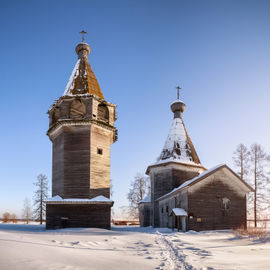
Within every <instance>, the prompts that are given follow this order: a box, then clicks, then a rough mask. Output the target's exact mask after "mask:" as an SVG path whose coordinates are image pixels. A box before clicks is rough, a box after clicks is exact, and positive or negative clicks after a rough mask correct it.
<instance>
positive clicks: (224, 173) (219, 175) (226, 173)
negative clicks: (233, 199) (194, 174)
mask: <svg viewBox="0 0 270 270" xmlns="http://www.w3.org/2000/svg"><path fill="white" fill-rule="evenodd" d="M217 181H219V182H221V183H222V184H223V185H224V186H228V188H230V189H232V190H234V192H236V193H239V194H246V193H248V192H250V191H253V189H252V188H251V187H250V186H249V185H248V184H247V183H245V182H244V181H242V180H241V179H240V178H239V177H238V175H236V174H235V173H234V172H233V171H232V170H231V169H230V168H229V167H228V166H226V165H224V166H222V167H220V168H218V169H217V170H216V171H214V172H213V173H211V174H209V175H207V176H205V177H203V178H201V179H200V178H198V179H197V181H194V182H191V183H190V184H189V185H187V187H188V191H189V193H192V192H196V191H198V190H200V189H201V188H202V187H203V186H205V185H209V184H211V183H214V182H217Z"/></svg>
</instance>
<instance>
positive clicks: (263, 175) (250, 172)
mask: <svg viewBox="0 0 270 270" xmlns="http://www.w3.org/2000/svg"><path fill="white" fill-rule="evenodd" d="M233 161H234V164H235V166H236V167H237V168H238V174H239V176H240V178H241V179H242V180H244V181H246V182H247V183H249V184H250V185H251V186H252V187H253V188H254V194H250V195H249V196H248V214H249V215H252V216H253V218H254V226H255V227H257V220H258V219H259V218H265V217H266V215H267V214H268V215H269V213H267V210H269V209H270V174H269V168H270V156H269V155H268V153H266V151H265V150H264V149H263V147H262V146H261V145H260V144H257V143H254V144H252V145H251V146H250V147H249V148H248V147H246V146H245V145H244V144H242V143H241V144H239V145H238V146H237V148H236V150H235V152H234V154H233Z"/></svg>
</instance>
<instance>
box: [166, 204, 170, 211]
mask: <svg viewBox="0 0 270 270" xmlns="http://www.w3.org/2000/svg"><path fill="white" fill-rule="evenodd" d="M166 212H167V213H168V212H169V206H168V205H167V206H166Z"/></svg>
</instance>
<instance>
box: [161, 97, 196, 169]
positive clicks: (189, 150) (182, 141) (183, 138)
mask: <svg viewBox="0 0 270 270" xmlns="http://www.w3.org/2000/svg"><path fill="white" fill-rule="evenodd" d="M171 109H172V111H173V113H174V119H173V122H172V125H171V128H170V131H169V134H168V137H167V139H166V142H165V144H164V147H163V150H162V152H161V154H160V157H159V159H158V162H157V163H161V162H166V161H177V162H182V163H191V164H198V165H200V160H199V157H198V155H197V153H196V150H195V148H194V146H193V144H192V142H191V139H190V137H189V135H188V133H187V130H186V128H185V125H184V122H183V119H182V113H183V112H184V110H185V104H184V103H183V101H181V100H180V99H178V100H176V101H175V102H173V103H172V105H171Z"/></svg>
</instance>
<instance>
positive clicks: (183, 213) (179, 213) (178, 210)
mask: <svg viewBox="0 0 270 270" xmlns="http://www.w3.org/2000/svg"><path fill="white" fill-rule="evenodd" d="M172 212H173V213H174V214H175V215H176V216H180V217H181V216H187V215H188V214H187V212H186V210H185V209H183V208H173V209H172Z"/></svg>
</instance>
